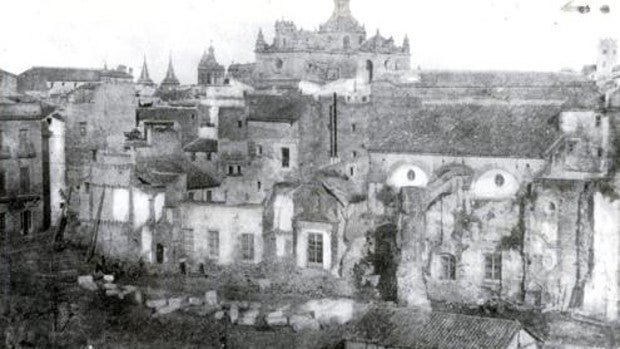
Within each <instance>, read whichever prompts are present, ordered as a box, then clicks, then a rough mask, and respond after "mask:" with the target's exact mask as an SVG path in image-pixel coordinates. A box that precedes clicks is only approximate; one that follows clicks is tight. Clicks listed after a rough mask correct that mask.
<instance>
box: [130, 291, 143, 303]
mask: <svg viewBox="0 0 620 349" xmlns="http://www.w3.org/2000/svg"><path fill="white" fill-rule="evenodd" d="M133 301H134V302H135V303H136V304H138V305H141V304H142V302H144V297H143V296H142V292H140V290H136V291H135V292H134V293H133Z"/></svg>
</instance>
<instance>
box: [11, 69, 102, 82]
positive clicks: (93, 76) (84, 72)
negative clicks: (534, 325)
mask: <svg viewBox="0 0 620 349" xmlns="http://www.w3.org/2000/svg"><path fill="white" fill-rule="evenodd" d="M25 74H33V75H37V76H41V77H43V78H44V80H46V81H79V82H89V81H90V82H94V81H99V79H100V74H101V70H100V69H83V68H59V67H32V68H30V69H28V70H26V71H25V72H23V73H21V74H20V75H25Z"/></svg>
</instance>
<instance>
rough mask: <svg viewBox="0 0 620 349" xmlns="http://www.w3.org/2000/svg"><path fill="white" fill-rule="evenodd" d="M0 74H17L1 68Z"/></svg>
mask: <svg viewBox="0 0 620 349" xmlns="http://www.w3.org/2000/svg"><path fill="white" fill-rule="evenodd" d="M0 75H10V76H17V75H15V74H13V73H11V72H8V71H6V70H3V69H0Z"/></svg>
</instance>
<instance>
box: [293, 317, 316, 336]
mask: <svg viewBox="0 0 620 349" xmlns="http://www.w3.org/2000/svg"><path fill="white" fill-rule="evenodd" d="M288 322H289V324H290V325H291V327H293V330H294V331H295V332H299V331H303V330H311V331H318V330H320V329H321V325H320V324H319V322H318V321H317V320H316V319H313V318H312V317H310V316H309V315H292V316H291V317H290V318H289V321H288Z"/></svg>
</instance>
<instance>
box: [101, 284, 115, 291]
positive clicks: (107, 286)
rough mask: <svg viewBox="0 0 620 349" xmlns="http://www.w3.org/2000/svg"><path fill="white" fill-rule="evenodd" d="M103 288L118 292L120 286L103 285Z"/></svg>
mask: <svg viewBox="0 0 620 349" xmlns="http://www.w3.org/2000/svg"><path fill="white" fill-rule="evenodd" d="M103 288H104V289H106V290H117V289H118V286H117V285H116V284H103Z"/></svg>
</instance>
